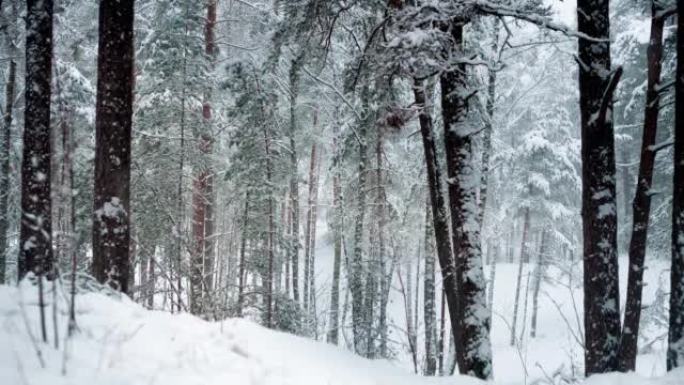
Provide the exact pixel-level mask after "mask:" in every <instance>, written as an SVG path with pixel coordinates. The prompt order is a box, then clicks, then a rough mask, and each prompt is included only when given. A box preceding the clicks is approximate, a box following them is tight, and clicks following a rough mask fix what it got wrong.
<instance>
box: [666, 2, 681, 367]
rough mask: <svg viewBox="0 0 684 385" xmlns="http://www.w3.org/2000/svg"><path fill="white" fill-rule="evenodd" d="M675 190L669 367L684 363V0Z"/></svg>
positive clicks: (677, 109) (678, 67)
mask: <svg viewBox="0 0 684 385" xmlns="http://www.w3.org/2000/svg"><path fill="white" fill-rule="evenodd" d="M677 9H678V12H679V15H680V16H679V17H678V20H677V72H676V79H677V80H676V83H675V130H674V131H675V133H674V136H675V142H674V176H673V184H674V190H673V195H672V268H671V269H670V285H671V288H670V328H669V333H668V348H667V368H668V370H671V369H675V368H678V367H682V366H684V17H682V16H681V15H684V3H682V2H681V1H679V2H678V3H677Z"/></svg>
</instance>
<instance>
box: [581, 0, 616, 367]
mask: <svg viewBox="0 0 684 385" xmlns="http://www.w3.org/2000/svg"><path fill="white" fill-rule="evenodd" d="M608 3H609V0H578V3H577V23H578V24H577V29H578V31H579V32H581V33H583V34H585V35H588V36H590V37H591V38H592V39H599V41H596V40H590V39H587V38H580V39H579V43H578V47H579V55H578V62H579V63H580V65H579V91H580V115H581V127H582V129H581V136H582V151H581V152H582V182H583V183H582V224H583V235H584V325H585V331H584V332H585V354H584V359H585V372H586V374H587V375H591V374H594V373H603V372H607V371H614V370H616V369H617V350H618V349H617V348H618V342H619V340H620V310H619V304H620V296H619V286H618V259H617V212H616V210H617V206H616V197H615V143H614V134H613V123H612V115H613V112H612V98H613V93H614V90H615V87H616V86H617V82H618V81H619V78H620V75H621V72H622V71H621V69H619V68H618V70H617V71H616V72H611V63H610V42H609V41H610V20H609V16H608Z"/></svg>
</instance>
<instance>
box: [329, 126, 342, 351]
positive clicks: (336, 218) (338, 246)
mask: <svg viewBox="0 0 684 385" xmlns="http://www.w3.org/2000/svg"><path fill="white" fill-rule="evenodd" d="M334 127H335V133H334V135H335V136H334V138H333V166H332V169H333V173H334V175H333V229H332V232H333V238H334V239H333V277H332V288H331V290H330V316H329V319H330V327H329V330H328V336H327V341H328V343H331V344H333V345H337V343H338V340H339V328H340V320H339V318H340V316H339V311H340V272H341V270H342V231H343V230H342V229H343V224H342V217H343V215H342V186H341V180H340V179H341V171H342V170H341V165H340V150H339V148H338V146H339V143H338V141H339V139H338V131H339V129H338V128H337V127H338V126H337V125H335V126H334Z"/></svg>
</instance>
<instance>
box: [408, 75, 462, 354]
mask: <svg viewBox="0 0 684 385" xmlns="http://www.w3.org/2000/svg"><path fill="white" fill-rule="evenodd" d="M413 95H414V98H415V102H416V103H415V104H416V107H417V108H418V109H419V110H418V120H419V122H420V132H421V136H422V138H423V150H424V152H425V166H426V171H427V178H428V191H429V193H430V205H431V206H432V222H433V228H434V231H435V245H436V249H437V258H438V259H439V265H440V270H441V272H442V290H443V291H444V296H443V298H442V299H443V302H444V299H446V303H447V306H448V308H449V318H450V321H451V332H452V334H453V335H455V333H456V332H457V331H458V330H459V329H460V326H459V324H458V318H457V314H458V311H457V293H458V289H457V286H456V270H455V269H456V265H455V262H454V258H453V255H452V250H451V238H450V234H449V222H448V214H447V208H446V199H445V198H444V195H443V194H442V176H441V169H440V167H439V162H438V160H437V146H436V144H435V134H434V131H433V124H432V117H431V116H430V111H429V105H428V103H427V98H426V95H425V86H424V84H423V82H422V81H419V80H414V84H413ZM443 307H444V306H442V308H443ZM443 323H444V311H442V324H443ZM442 329H443V327H442ZM443 334H444V333H443V332H442V333H441V335H442V338H441V340H442V347H443V346H444V341H443ZM442 350H443V349H440V357H439V359H440V365H441V364H442V363H443V356H442Z"/></svg>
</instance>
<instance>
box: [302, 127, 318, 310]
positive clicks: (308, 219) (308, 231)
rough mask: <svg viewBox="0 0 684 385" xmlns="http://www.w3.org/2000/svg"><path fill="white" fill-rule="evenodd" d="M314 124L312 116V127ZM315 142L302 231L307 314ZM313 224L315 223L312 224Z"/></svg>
mask: <svg viewBox="0 0 684 385" xmlns="http://www.w3.org/2000/svg"><path fill="white" fill-rule="evenodd" d="M315 126H316V122H315V117H314V127H315ZM316 157H317V153H316V142H314V143H313V144H312V145H311V157H310V160H309V180H308V183H309V197H308V202H307V206H308V207H307V210H306V232H305V233H304V292H303V297H304V298H303V309H304V312H305V313H306V314H307V315H308V314H309V301H310V300H311V294H310V293H309V290H310V289H311V288H310V286H311V274H313V272H312V271H311V232H312V231H311V229H312V227H311V226H312V223H311V222H312V215H311V214H312V213H313V195H314V179H315V176H314V172H315V170H316ZM313 226H315V224H313Z"/></svg>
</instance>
